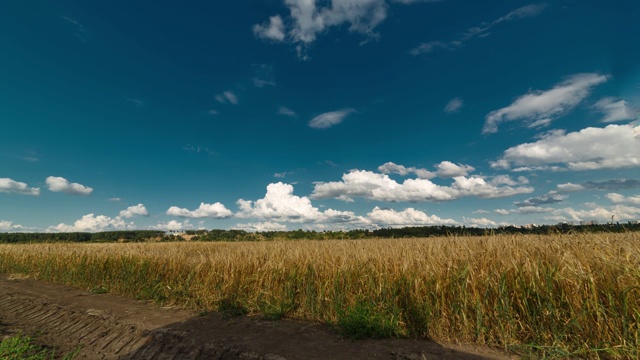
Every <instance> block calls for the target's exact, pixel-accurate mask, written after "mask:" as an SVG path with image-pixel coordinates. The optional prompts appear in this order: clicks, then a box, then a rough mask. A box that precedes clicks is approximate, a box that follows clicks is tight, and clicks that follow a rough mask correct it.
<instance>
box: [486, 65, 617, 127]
mask: <svg viewBox="0 0 640 360" xmlns="http://www.w3.org/2000/svg"><path fill="white" fill-rule="evenodd" d="M605 81H607V77H606V76H604V75H601V74H595V73H590V74H576V75H572V76H569V77H568V78H567V79H566V80H564V81H562V82H560V83H559V84H556V85H555V86H554V87H553V88H552V89H550V90H546V91H540V90H537V91H532V92H529V93H527V94H525V95H522V96H520V97H519V98H517V99H516V100H515V101H514V102H513V103H512V104H511V105H509V106H507V107H504V108H502V109H498V110H494V111H492V112H490V113H489V114H488V115H487V116H486V120H485V124H484V128H483V129H482V133H483V134H492V133H496V132H498V125H499V124H500V123H503V122H507V121H516V120H520V121H524V123H525V124H526V125H529V126H533V127H539V126H544V125H548V124H549V123H550V122H551V120H553V119H554V118H557V117H559V116H561V115H563V114H565V113H567V112H568V111H570V110H571V109H573V108H574V107H576V105H578V104H579V103H580V102H581V101H582V100H583V99H584V98H586V97H587V96H588V95H589V93H590V92H591V89H592V88H593V87H595V86H596V85H599V84H601V83H603V82H605Z"/></svg>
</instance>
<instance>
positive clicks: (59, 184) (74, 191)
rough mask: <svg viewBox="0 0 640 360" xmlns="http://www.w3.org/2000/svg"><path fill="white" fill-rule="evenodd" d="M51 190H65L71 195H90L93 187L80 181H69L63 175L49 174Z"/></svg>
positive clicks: (48, 182)
mask: <svg viewBox="0 0 640 360" xmlns="http://www.w3.org/2000/svg"><path fill="white" fill-rule="evenodd" d="M46 183H47V186H48V187H49V190H50V191H53V192H63V193H66V194H69V195H84V196H86V195H89V194H91V193H92V192H93V189H92V188H90V187H88V186H84V185H81V184H78V183H72V182H69V181H68V180H67V179H65V178H63V177H57V176H49V177H48V178H47V180H46Z"/></svg>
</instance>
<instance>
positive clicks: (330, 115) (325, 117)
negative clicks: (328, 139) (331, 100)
mask: <svg viewBox="0 0 640 360" xmlns="http://www.w3.org/2000/svg"><path fill="white" fill-rule="evenodd" d="M353 112H355V110H354V109H342V110H337V111H330V112H326V113H324V114H320V115H318V116H316V117H314V118H313V119H311V121H309V126H310V127H312V128H314V129H326V128H330V127H332V126H334V125H337V124H340V123H341V122H342V121H343V120H344V119H345V118H346V117H347V116H349V114H351V113H353Z"/></svg>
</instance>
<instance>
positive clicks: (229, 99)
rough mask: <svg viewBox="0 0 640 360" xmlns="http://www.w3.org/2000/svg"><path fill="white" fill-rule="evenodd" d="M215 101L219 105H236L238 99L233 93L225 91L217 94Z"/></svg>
mask: <svg viewBox="0 0 640 360" xmlns="http://www.w3.org/2000/svg"><path fill="white" fill-rule="evenodd" d="M215 99H216V101H217V102H219V103H221V104H226V103H231V104H233V105H238V97H237V96H236V94H235V93H234V92H233V91H225V92H223V93H222V94H218V95H216V96H215Z"/></svg>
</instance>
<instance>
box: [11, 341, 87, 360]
mask: <svg viewBox="0 0 640 360" xmlns="http://www.w3.org/2000/svg"><path fill="white" fill-rule="evenodd" d="M76 355H77V351H76V352H73V353H70V354H68V355H66V356H64V357H63V358H62V360H71V359H73V358H74V357H75V356H76ZM55 358H57V357H56V351H55V349H48V348H46V347H42V346H40V345H37V344H35V343H34V342H33V339H31V338H30V337H29V336H24V335H15V336H12V337H9V338H6V339H4V340H2V341H0V359H6V360H50V359H55Z"/></svg>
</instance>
